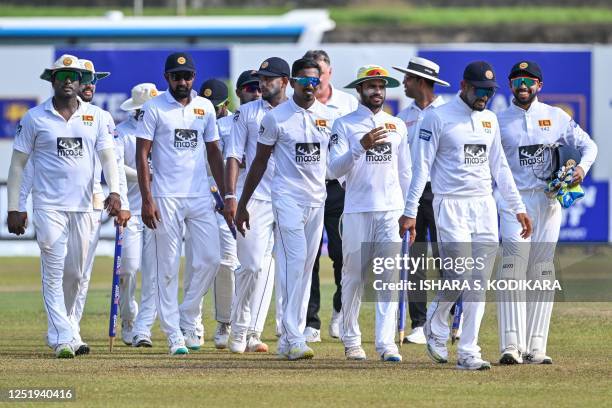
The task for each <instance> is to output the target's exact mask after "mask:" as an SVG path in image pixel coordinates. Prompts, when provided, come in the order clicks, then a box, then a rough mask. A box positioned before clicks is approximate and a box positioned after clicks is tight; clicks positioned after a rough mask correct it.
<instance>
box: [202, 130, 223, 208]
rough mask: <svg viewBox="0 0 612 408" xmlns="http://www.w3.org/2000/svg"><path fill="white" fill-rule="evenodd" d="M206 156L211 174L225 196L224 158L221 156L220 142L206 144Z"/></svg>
mask: <svg viewBox="0 0 612 408" xmlns="http://www.w3.org/2000/svg"><path fill="white" fill-rule="evenodd" d="M206 155H207V157H208V165H209V166H210V172H211V173H212V176H213V178H214V179H215V183H216V184H217V187H218V188H219V193H220V194H221V196H223V191H224V190H222V188H223V187H222V186H223V156H222V155H221V149H219V142H218V141H217V140H215V141H214V142H206Z"/></svg>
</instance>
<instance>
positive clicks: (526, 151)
mask: <svg viewBox="0 0 612 408" xmlns="http://www.w3.org/2000/svg"><path fill="white" fill-rule="evenodd" d="M518 154H519V164H520V165H521V166H529V167H531V166H533V165H534V164H543V163H544V146H543V145H541V144H535V145H527V146H519V148H518Z"/></svg>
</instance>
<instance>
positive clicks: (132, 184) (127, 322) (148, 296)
mask: <svg viewBox="0 0 612 408" xmlns="http://www.w3.org/2000/svg"><path fill="white" fill-rule="evenodd" d="M159 93H160V92H159V91H158V90H157V87H156V86H155V84H152V83H142V84H138V85H136V86H134V87H133V88H132V91H131V98H129V99H128V100H126V101H124V102H123V103H122V104H121V109H122V110H124V111H126V112H129V117H128V118H127V119H126V120H125V121H123V122H121V123H120V124H119V125H117V139H116V141H117V144H118V145H119V150H120V154H121V155H122V157H123V163H124V169H125V176H126V179H127V186H128V201H129V203H130V212H131V214H132V217H131V218H130V220H129V221H128V224H127V227H126V228H125V229H124V232H123V251H122V253H121V276H120V278H119V310H120V314H121V320H122V325H121V327H122V329H123V330H122V333H121V334H122V338H123V341H124V342H125V343H126V344H131V345H132V346H133V347H152V346H153V342H152V341H151V326H153V323H154V322H155V317H156V306H155V292H156V288H157V286H156V281H155V275H154V274H153V273H152V270H151V261H152V259H153V258H154V254H153V253H152V252H151V250H152V231H151V230H150V229H148V228H147V227H145V225H144V223H143V221H142V216H141V213H140V211H141V207H142V198H141V196H140V190H139V188H138V173H137V171H136V134H137V130H138V117H139V113H140V110H141V109H142V106H143V105H144V103H145V102H147V101H148V100H150V99H152V98H154V97H156V96H158V95H159ZM138 271H140V272H141V277H142V278H141V282H142V283H141V293H140V304H139V303H138V302H137V301H136V294H135V292H136V273H137V272H138ZM126 329H127V330H126Z"/></svg>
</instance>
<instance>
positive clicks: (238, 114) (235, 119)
mask: <svg viewBox="0 0 612 408" xmlns="http://www.w3.org/2000/svg"><path fill="white" fill-rule="evenodd" d="M239 117H240V111H239V110H237V111H236V112H234V116H233V119H234V122H238V118H239Z"/></svg>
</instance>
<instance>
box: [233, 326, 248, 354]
mask: <svg viewBox="0 0 612 408" xmlns="http://www.w3.org/2000/svg"><path fill="white" fill-rule="evenodd" d="M246 346H247V339H246V331H244V330H242V331H241V330H232V332H231V333H230V336H229V350H230V351H231V352H232V353H237V354H242V353H244V351H245V350H246Z"/></svg>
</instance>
